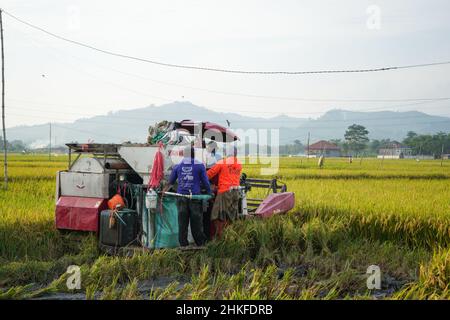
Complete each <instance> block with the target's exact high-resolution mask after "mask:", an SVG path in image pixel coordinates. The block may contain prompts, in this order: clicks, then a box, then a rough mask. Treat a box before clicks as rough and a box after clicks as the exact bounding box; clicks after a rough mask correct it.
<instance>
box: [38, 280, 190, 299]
mask: <svg viewBox="0 0 450 320" xmlns="http://www.w3.org/2000/svg"><path fill="white" fill-rule="evenodd" d="M175 281H176V282H178V285H177V287H176V290H180V289H181V288H182V287H183V286H184V285H185V284H186V283H187V282H188V281H187V279H180V278H177V277H158V278H156V279H152V280H143V281H140V282H139V283H138V288H137V290H138V292H139V294H140V295H141V296H142V297H143V298H145V297H148V296H149V294H150V292H151V291H152V289H161V288H166V287H167V286H169V285H170V284H171V283H173V282H175ZM119 288H123V286H119ZM101 296H102V293H101V292H96V293H95V294H94V299H100V298H101ZM32 300H86V294H85V293H82V292H80V293H67V292H61V293H52V294H47V295H43V296H41V297H37V298H33V299H32Z"/></svg>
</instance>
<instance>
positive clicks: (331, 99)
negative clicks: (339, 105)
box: [26, 34, 450, 114]
mask: <svg viewBox="0 0 450 320" xmlns="http://www.w3.org/2000/svg"><path fill="white" fill-rule="evenodd" d="M26 35H27V36H29V38H30V40H31V41H33V42H34V41H36V42H40V41H39V40H37V39H35V38H33V37H31V36H30V35H28V34H26ZM47 48H48V47H47ZM51 49H53V50H54V51H58V52H59V53H60V54H61V55H63V54H66V55H68V56H70V57H72V58H74V59H77V60H79V61H82V62H88V63H90V64H91V65H94V66H95V67H97V68H101V69H105V70H109V71H113V72H116V73H119V74H123V75H127V76H131V77H134V78H138V79H144V80H148V81H151V82H154V83H158V84H163V85H166V86H172V87H179V88H184V89H191V90H198V91H204V92H209V93H214V94H220V95H228V96H239V97H247V98H260V99H272V100H287V101H303V102H413V101H423V102H428V101H443V100H450V97H438V98H400V99H355V98H328V99H323V98H322V99H319V98H305V97H286V96H268V95H258V94H248V93H242V92H231V91H223V90H214V89H207V88H199V87H192V86H186V85H183V84H179V83H173V82H167V81H161V80H156V79H152V78H149V77H147V76H143V75H138V74H134V73H130V72H125V71H122V70H118V69H115V68H111V67H109V66H104V65H100V64H98V63H95V62H92V61H90V60H87V59H85V58H80V57H78V56H76V55H73V54H67V53H62V51H60V50H57V49H56V48H53V47H51ZM60 61H61V60H60ZM77 71H79V69H77ZM88 75H90V74H88ZM156 98H158V99H162V98H160V97H156ZM165 100H167V101H169V100H168V99H167V98H165ZM227 110H228V109H227ZM267 113H272V112H267ZM319 113H322V112H317V113H316V114H319ZM304 114H314V113H310V112H309V113H304Z"/></svg>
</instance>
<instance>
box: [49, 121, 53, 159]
mask: <svg viewBox="0 0 450 320" xmlns="http://www.w3.org/2000/svg"><path fill="white" fill-rule="evenodd" d="M48 125H49V139H48V161H51V160H52V123H51V122H50V123H49V124H48Z"/></svg>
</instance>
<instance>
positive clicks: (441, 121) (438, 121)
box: [8, 113, 450, 137]
mask: <svg viewBox="0 0 450 320" xmlns="http://www.w3.org/2000/svg"><path fill="white" fill-rule="evenodd" d="M8 115H9V116H13V117H19V118H33V119H34V118H39V119H45V120H53V121H70V120H68V119H63V118H55V117H42V116H34V115H28V114H18V113H8ZM406 118H419V117H418V116H411V117H403V118H402V119H395V120H396V122H395V123H393V124H392V125H386V124H380V123H378V124H365V125H366V126H368V127H382V128H389V127H394V126H398V125H407V124H429V125H433V124H437V123H448V122H450V120H448V119H446V120H429V121H426V122H425V121H422V122H421V121H419V122H414V121H405V122H403V121H402V120H403V119H406ZM385 119H392V118H377V119H351V120H346V121H341V119H339V120H323V121H324V122H332V123H333V122H335V123H336V122H337V123H340V122H349V123H351V122H358V121H368V120H385ZM152 120H153V119H152ZM233 122H237V123H239V122H252V123H254V122H262V121H239V120H237V121H233ZM283 122H285V121H283ZM137 123H139V122H137ZM65 124H67V125H71V124H73V123H65ZM86 124H108V125H121V124H123V125H128V124H129V123H125V122H123V123H119V122H115V121H114V122H111V121H105V122H103V121H96V120H93V121H92V120H89V119H86ZM52 125H53V126H61V125H59V124H55V123H54V122H53V123H52ZM343 125H345V124H343ZM66 128H67V129H70V130H77V131H80V130H79V129H75V128H68V127H66ZM339 128H341V125H339V126H326V127H323V126H300V125H299V126H298V127H295V128H292V127H284V129H339ZM89 133H92V134H96V133H95V132H89ZM108 136H110V137H111V135H108Z"/></svg>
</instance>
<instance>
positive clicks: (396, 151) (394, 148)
mask: <svg viewBox="0 0 450 320" xmlns="http://www.w3.org/2000/svg"><path fill="white" fill-rule="evenodd" d="M411 157H412V149H411V148H410V147H408V146H405V145H403V144H401V143H400V142H397V141H393V142H391V143H389V144H387V145H385V146H383V147H382V148H380V149H379V150H378V158H385V159H403V158H411Z"/></svg>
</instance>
